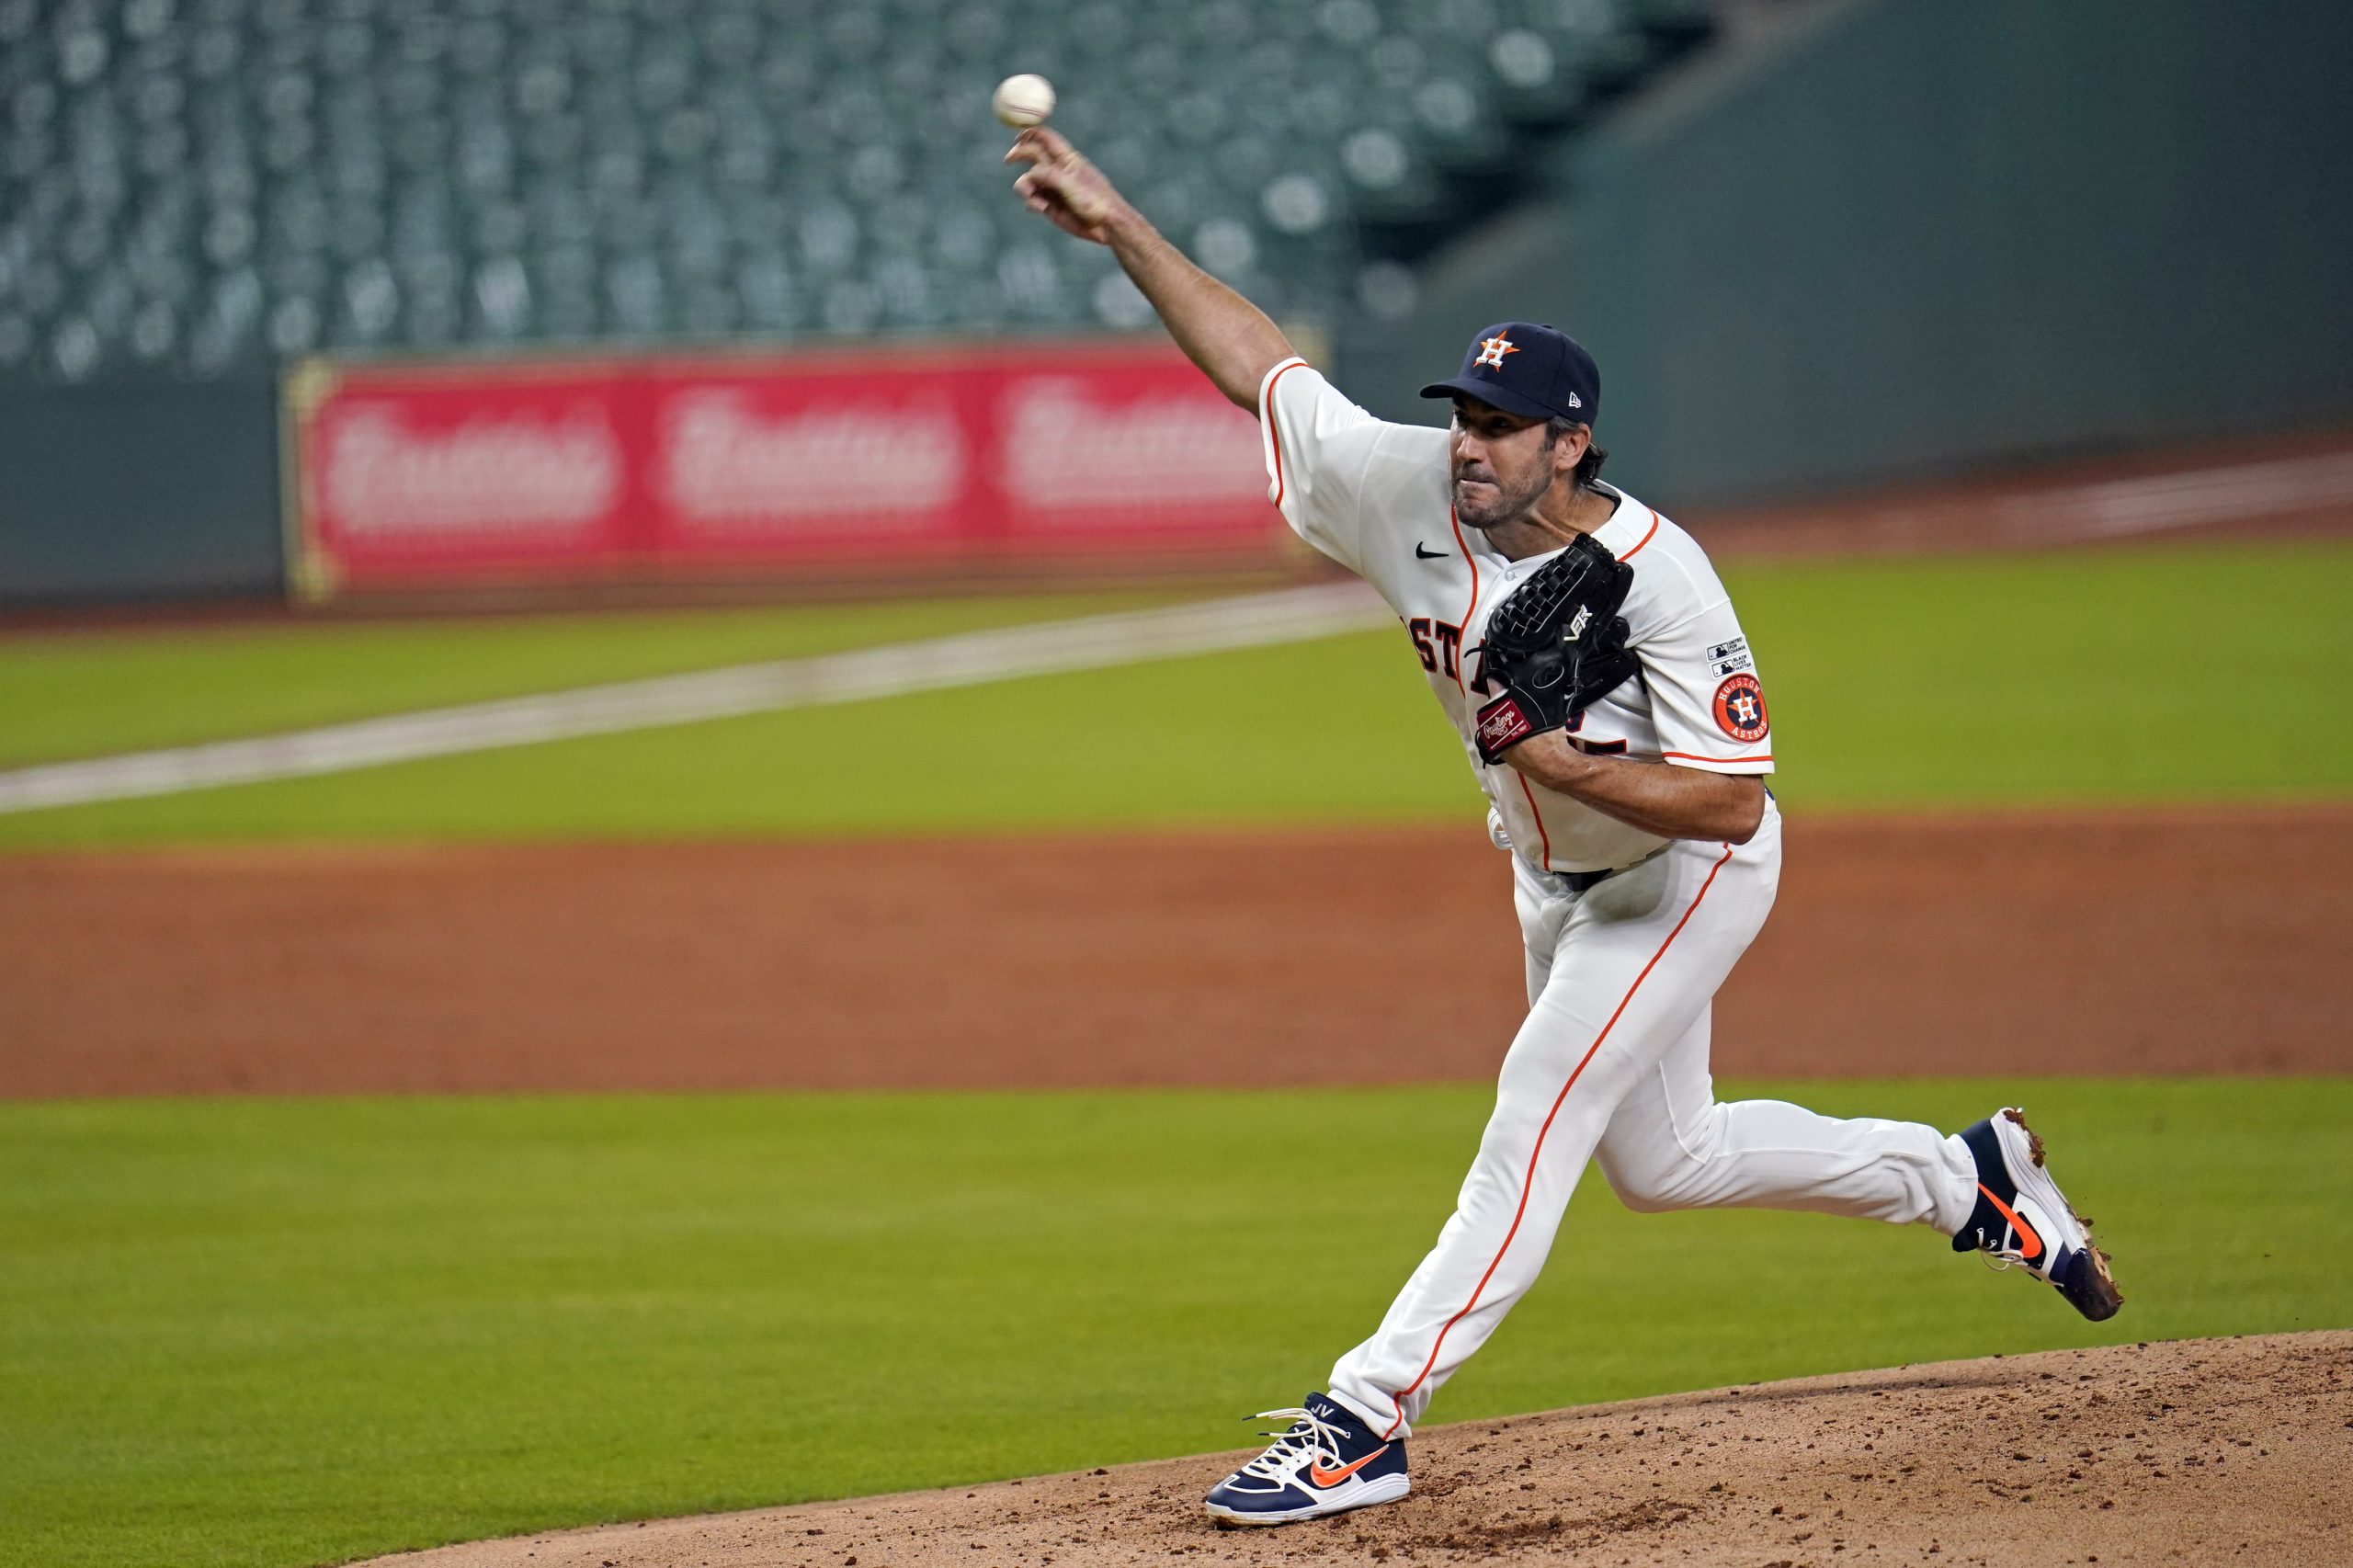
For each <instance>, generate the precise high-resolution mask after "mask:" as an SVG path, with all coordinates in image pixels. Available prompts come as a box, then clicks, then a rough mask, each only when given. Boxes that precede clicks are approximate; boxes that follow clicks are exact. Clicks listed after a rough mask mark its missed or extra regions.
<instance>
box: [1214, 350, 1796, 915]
mask: <svg viewBox="0 0 2353 1568" xmlns="http://www.w3.org/2000/svg"><path fill="white" fill-rule="evenodd" d="M1258 417H1259V428H1260V431H1261V434H1262V439H1263V440H1264V442H1265V445H1266V456H1267V494H1268V495H1269V497H1271V498H1272V500H1273V501H1274V503H1275V505H1276V506H1277V507H1278V508H1279V510H1280V511H1281V512H1282V515H1283V518H1284V520H1285V521H1286V522H1288V523H1290V526H1291V528H1292V529H1293V530H1294V531H1295V532H1297V533H1298V534H1299V536H1300V537H1301V538H1302V539H1304V540H1307V542H1308V543H1310V544H1312V545H1313V546H1314V547H1315V548H1316V549H1318V550H1320V551H1323V552H1324V554H1326V555H1328V556H1330V557H1331V558H1332V559H1333V560H1335V561H1336V562H1339V563H1340V564H1341V565H1343V566H1346V567H1347V568H1348V570H1350V571H1352V572H1354V573H1356V574H1358V576H1360V577H1362V578H1363V579H1364V580H1365V581H1366V582H1368V583H1370V584H1371V585H1373V586H1374V587H1375V588H1377V589H1379V590H1380V591H1381V597H1383V598H1385V599H1387V600H1388V601H1389V605H1390V608H1392V609H1394V610H1395V611H1396V612H1397V616H1398V619H1400V620H1402V621H1403V622H1404V626H1405V631H1406V634H1407V635H1408V636H1409V637H1411V638H1412V639H1413V644H1414V651H1415V653H1416V654H1417V655H1418V656H1419V658H1420V659H1421V662H1422V668H1423V670H1424V671H1425V672H1426V673H1427V678H1428V680H1429V686H1430V690H1431V691H1432V692H1433V693H1434V694H1436V696H1437V698H1438V706H1439V707H1440V708H1442V709H1444V710H1446V716H1447V719H1448V720H1449V722H1451V723H1452V724H1453V725H1454V728H1455V731H1456V733H1458V734H1460V735H1461V738H1462V747H1463V751H1464V752H1465V754H1466V755H1468V756H1469V757H1470V760H1471V767H1472V771H1473V772H1474V773H1476V774H1477V775H1478V778H1479V785H1480V788H1481V789H1483V790H1485V791H1486V794H1487V799H1488V801H1490V802H1492V804H1493V806H1494V809H1495V814H1496V816H1497V817H1498V818H1500V820H1501V824H1502V827H1503V831H1504V834H1505V835H1506V837H1508V839H1509V840H1510V843H1511V845H1512V846H1513V847H1514V849H1515V850H1516V851H1517V852H1518V854H1519V855H1520V856H1521V857H1522V858H1525V859H1527V860H1528V861H1529V863H1530V864H1531V865H1534V866H1537V867H1540V869H1544V870H1548V871H1595V870H1603V869H1611V868H1615V867H1620V866H1628V865H1631V864H1633V863H1634V862H1635V861H1637V860H1640V859H1642V858H1643V857H1644V856H1646V855H1649V854H1651V853H1652V852H1653V851H1654V850H1656V849H1658V848H1659V847H1661V846H1663V845H1665V843H1666V840H1665V839H1662V838H1659V837H1657V836H1656V835H1652V834H1648V833H1644V832H1643V831H1642V830H1641V829H1640V828H1636V827H1631V826H1629V825H1628V824H1624V823H1621V822H1620V821H1618V820H1617V819H1616V818H1614V817H1611V816H1608V815H1605V814H1604V813H1602V812H1597V811H1596V810H1594V809H1593V808H1592V807H1590V806H1587V805H1586V804H1584V803H1583V802H1581V801H1574V800H1572V799H1570V798H1569V797H1568V796H1566V795H1561V794H1556V793H1554V792H1553V791H1552V790H1547V789H1545V788H1544V787H1543V786H1542V785H1540V784H1534V783H1531V782H1529V780H1528V779H1527V778H1525V777H1523V776H1522V775H1521V774H1520V773H1519V772H1518V770H1517V769H1515V768H1513V767H1510V766H1509V765H1507V764H1500V763H1499V764H1496V765H1495V766H1494V767H1488V766H1486V765H1484V764H1483V763H1482V762H1480V760H1479V752H1478V747H1477V746H1476V745H1475V744H1473V743H1472V730H1473V728H1474V726H1475V724H1476V722H1477V719H1478V715H1479V710H1480V708H1481V707H1483V705H1484V704H1485V703H1486V701H1487V700H1488V699H1489V698H1491V697H1493V696H1495V695H1496V692H1495V688H1493V687H1490V686H1489V685H1488V684H1487V682H1486V681H1485V678H1484V676H1483V674H1482V672H1481V670H1480V667H1479V665H1480V659H1479V657H1478V651H1479V649H1480V647H1481V646H1482V644H1483V641H1484V630H1483V629H1484V627H1485V625H1486V618H1487V617H1488V616H1489V615H1490V614H1491V613H1493V611H1494V609H1495V606H1496V605H1497V604H1499V603H1501V602H1502V601H1503V599H1504V598H1505V597H1506V595H1508V594H1509V593H1510V592H1511V591H1512V589H1513V588H1515V587H1517V586H1518V585H1519V584H1520V583H1522V582H1524V581H1526V580H1527V577H1528V575H1529V573H1530V572H1532V571H1534V570H1535V569H1536V568H1537V567H1538V566H1539V565H1540V564H1541V563H1542V562H1545V561H1548V560H1550V559H1551V555H1550V554H1546V555H1538V556H1530V557H1529V558H1528V559H1526V560H1522V561H1509V560H1506V559H1505V557H1504V556H1503V555H1501V554H1500V553H1498V552H1497V551H1495V549H1494V548H1493V547H1492V546H1490V545H1489V544H1488V542H1487V540H1486V536H1485V535H1483V534H1482V533H1481V532H1479V531H1478V530H1477V529H1476V528H1465V527H1463V526H1462V525H1461V524H1460V523H1459V522H1457V521H1456V520H1455V517H1454V508H1453V504H1452V500H1451V494H1450V493H1451V488H1452V472H1451V462H1450V459H1449V450H1448V448H1449V437H1448V433H1447V432H1446V431H1445V430H1442V429H1433V428H1430V427H1428V426H1418V425H1391V424H1387V423H1385V422H1383V421H1381V420H1378V419H1375V418H1374V417H1373V416H1372V415H1370V414H1367V413H1366V412H1365V411H1364V410H1363V409H1361V408H1358V406H1357V405H1356V404H1355V403H1350V402H1349V401H1348V400H1347V398H1346V397H1344V396H1342V395H1341V394H1340V392H1338V391H1337V390H1336V388H1335V387H1333V385H1332V384H1331V383H1330V382H1329V381H1325V380H1324V377H1323V376H1322V375H1321V374H1320V373H1319V372H1318V371H1317V370H1316V369H1314V368H1313V366H1311V365H1309V364H1308V363H1307V362H1306V361H1305V360H1303V359H1296V358H1293V359H1286V360H1284V361H1283V362H1282V363H1281V364H1279V365H1277V366H1276V367H1275V368H1274V369H1272V370H1269V371H1268V372H1267V379H1266V381H1264V382H1263V383H1261V385H1260V386H1259V389H1258ZM1605 489H1607V487H1605ZM1608 494H1615V495H1617V496H1618V497H1619V504H1618V509H1617V511H1616V512H1615V513H1614V514H1612V515H1611V517H1610V518H1609V520H1608V522H1607V523H1605V524H1603V525H1602V526H1601V527H1600V528H1597V529H1596V530H1595V531H1594V537H1595V538H1596V539H1597V540H1599V541H1600V542H1601V543H1602V544H1604V545H1606V546H1607V547H1608V549H1609V551H1611V553H1613V554H1615V555H1616V556H1617V557H1618V559H1619V560H1620V561H1623V562H1628V563H1629V564H1631V566H1632V567H1633V569H1634V581H1633V587H1632V589H1631V592H1629V593H1628V595H1627V597H1626V604H1625V608H1624V609H1623V610H1622V611H1621V613H1622V614H1623V615H1624V616H1625V618H1626V623H1627V627H1628V632H1629V635H1628V643H1629V646H1631V648H1632V650H1633V651H1634V653H1635V655H1636V657H1637V658H1638V659H1639V660H1640V662H1641V673H1640V674H1639V675H1637V676H1634V677H1633V678H1631V679H1629V680H1628V681H1626V682H1625V683H1624V684H1623V685H1621V686H1620V687H1618V688H1617V689H1616V690H1615V691H1612V692H1610V693H1609V694H1608V696H1606V697H1604V698H1603V699H1600V700H1599V701H1598V702H1596V703H1595V704H1593V706H1591V707H1590V708H1587V709H1586V710H1585V712H1584V713H1582V714H1580V715H1579V716H1578V719H1577V721H1576V722H1574V724H1573V726H1572V728H1571V733H1570V741H1571V744H1574V745H1576V746H1578V747H1579V748H1580V749H1582V750H1585V751H1587V752H1592V753H1595V754H1597V755H1604V756H1629V757H1635V758H1639V759H1643V760H1648V761H1665V762H1670V763H1674V764H1677V765H1678V766H1681V767H1698V768H1704V769H1706V770H1708V771H1710V772H1713V773H1747V774H1762V773H1770V772H1771V771H1772V770H1773V740H1772V727H1771V722H1770V720H1769V719H1768V716H1767V713H1766V709H1765V694H1764V688H1763V687H1762V686H1761V685H1759V682H1758V676H1757V671H1756V656H1755V654H1754V653H1752V652H1751V651H1750V649H1749V646H1748V640H1747V638H1746V637H1745V635H1744V634H1743V632H1742V631H1741V629H1740V620H1739V618H1738V617H1736V616H1734V615H1733V608H1732V600H1731V599H1730V597H1727V596H1726V595H1725V593H1724V589H1723V585H1722V583H1721V582H1719V581H1718V580H1717V578H1716V574H1715V569H1714V568H1713V567H1712V566H1711V565H1710V564H1709V563H1708V557H1707V554H1706V552H1705V551H1701V550H1700V548H1699V544H1698V542H1697V541H1696V540H1693V539H1692V538H1691V536H1690V535H1689V534H1687V533H1685V532H1684V531H1683V530H1682V529H1681V528H1677V527H1676V526H1675V525H1674V524H1673V523H1671V522H1669V521H1667V519H1665V517H1660V516H1659V515H1658V514H1657V513H1656V512H1654V511H1653V510H1651V508H1649V507H1648V506H1643V504H1642V503H1641V502H1640V501H1637V500H1635V499H1634V498H1633V497H1632V496H1631V495H1627V494H1623V493H1622V492H1619V491H1615V490H1608Z"/></svg>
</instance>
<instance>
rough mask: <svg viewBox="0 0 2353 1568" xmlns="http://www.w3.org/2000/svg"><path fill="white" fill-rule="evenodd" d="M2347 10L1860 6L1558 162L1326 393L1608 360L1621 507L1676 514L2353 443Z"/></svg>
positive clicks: (1375, 337)
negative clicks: (2227, 446)
mask: <svg viewBox="0 0 2353 1568" xmlns="http://www.w3.org/2000/svg"><path fill="white" fill-rule="evenodd" d="M2348 84H2353V6H2347V5H2345V4H2343V3H2342V0H2246V3H2245V4H2241V5H2234V6H2213V5H2211V4H2193V3H2191V0H1979V3H1977V4H1972V5H1965V6H1961V5H1949V4H1945V3H1943V0H1860V3H1852V4H1844V5H1836V6H1827V7H1824V8H1823V9H1821V10H1818V11H1816V12H1814V13H1813V14H1812V15H1810V16H1808V17H1804V18H1802V19H1801V20H1799V21H1797V22H1795V23H1793V24H1792V25H1791V26H1790V28H1788V29H1787V30H1786V31H1785V32H1784V33H1782V34H1781V35H1779V36H1778V37H1769V38H1767V39H1764V40H1756V41H1754V42H1752V43H1751V45H1750V46H1749V47H1748V48H1747V49H1746V50H1745V51H1732V52H1731V54H1730V56H1729V57H1728V58H1722V59H1719V60H1717V61H1714V62H1707V63H1703V64H1701V65H1699V66H1698V67H1696V68H1695V69H1694V71H1693V72H1692V73H1691V74H1688V76H1686V77H1685V78H1684V79H1682V80H1679V81H1677V82H1675V83H1672V84H1670V85H1668V86H1666V87H1665V88H1664V89H1662V90H1661V92H1660V93H1658V94H1656V95H1654V97H1652V98H1650V99H1648V100H1646V101H1644V102H1643V103H1641V104H1638V105H1636V106H1634V107H1632V108H1630V109H1628V110H1627V111H1625V112H1623V113H1621V114H1620V115H1619V116H1618V117H1616V118H1615V119H1613V120H1611V121H1609V122H1608V123H1606V124H1605V126H1604V127H1603V128H1602V129H1601V130H1599V131H1597V132H1596V133H1594V134H1592V135H1589V136H1587V137H1586V138H1585V139H1584V140H1583V141H1581V142H1578V143H1575V144H1574V146H1573V147H1572V148H1571V149H1570V150H1568V151H1566V152H1564V153H1563V156H1562V161H1561V163H1560V165H1559V166H1557V167H1556V168H1555V169H1553V170H1552V171H1551V174H1550V176H1549V179H1548V180H1547V181H1545V182H1544V183H1545V184H1546V185H1547V186H1548V187H1549V193H1545V194H1540V196H1539V197H1538V199H1535V200H1534V201H1532V202H1530V203H1529V205H1527V206H1525V207H1523V208H1521V209H1520V210H1517V211H1515V212H1513V213H1511V214H1509V215H1507V216H1506V217H1504V218H1502V219H1500V220H1499V221H1498V222H1495V224H1494V225H1492V226H1491V227H1489V228H1487V229H1485V230H1483V231H1481V232H1479V233H1475V234H1472V235H1469V236H1466V237H1465V239H1464V240H1463V241H1462V242H1461V244H1458V245H1456V246H1455V247H1453V248H1452V249H1451V250H1450V251H1449V253H1447V254H1446V255H1444V256H1441V257H1440V258H1439V259H1438V262H1437V263H1436V264H1435V265H1433V267H1431V268H1430V269H1429V272H1428V274H1427V278H1426V287H1425V295H1424V301H1423V304H1422V307H1421V309H1420V311H1419V312H1418V314H1417V316H1416V318H1415V321H1414V322H1413V323H1412V324H1411V327H1410V330H1406V331H1402V332H1401V331H1399V330H1398V329H1396V328H1395V327H1390V328H1385V329H1380V330H1377V331H1369V330H1359V331H1350V332H1347V333H1344V334H1343V335H1340V337H1339V338H1338V340H1337V342H1336V361H1337V365H1338V369H1339V373H1340V375H1341V377H1342V378H1343V384H1344V385H1345V386H1346V387H1347V389H1348V390H1349V391H1350V392H1352V393H1353V394H1354V395H1356V396H1357V397H1358V400H1359V401H1362V402H1366V403H1368V405H1369V406H1375V407H1377V408H1378V409H1379V410H1380V411H1381V412H1382V413H1384V414H1385V415H1388V416H1390V417H1400V418H1421V419H1431V420H1434V417H1435V416H1434V415H1432V414H1431V413H1430V410H1429V406H1428V405H1424V404H1419V403H1417V402H1416V400H1415V399H1414V397H1413V395H1412V391H1413V386H1414V385H1417V384H1418V383H1419V382H1420V381H1425V380H1427V379H1430V373H1431V372H1432V371H1433V370H1436V369H1450V368H1451V366H1452V364H1453V363H1454V362H1455V360H1456V358H1457V357H1458V356H1459V355H1460V354H1461V347H1462V344H1463V343H1464V342H1465V341H1467V339H1468V337H1469V335H1470V334H1471V332H1472V330H1474V329H1475V328H1477V327H1478V326H1480V325H1481V324H1484V323H1487V322H1490V321H1495V320H1498V319H1501V318H1504V317H1506V316H1522V317H1534V318H1535V319H1538V320H1550V321H1553V322H1555V323H1557V324H1561V325H1563V326H1564V327H1566V328H1568V329H1569V330H1570V331H1572V332H1574V333H1575V334H1576V335H1578V336H1579V337H1580V338H1582V339H1583V340H1584V341H1585V342H1586V345H1587V346H1588V347H1591V348H1592V349H1593V350H1594V352H1595V354H1596V356H1597V358H1598V359H1599V361H1600V364H1601V368H1602V376H1603V400H1602V403H1603V415H1602V419H1601V422H1600V425H1599V426H1598V430H1597V434H1598V436H1599V438H1600V439H1601V441H1602V443H1603V445H1605V446H1607V447H1608V448H1609V449H1611V451H1612V453H1613V454H1614V455H1613V458H1612V465H1611V473H1612V475H1613V477H1619V478H1622V479H1623V480H1624V481H1625V482H1626V483H1628V484H1630V485H1631V486H1633V487H1635V488H1637V489H1639V490H1641V491H1642V492H1643V494H1647V495H1651V496H1652V497H1654V498H1655V499H1657V500H1660V501H1662V502H1676V501H1692V500H1704V501H1724V500H1740V499H1755V498H1762V497H1767V496H1779V495H1788V494H1802V493H1806V492H1811V491H1823V490H1831V489H1837V488H1843V487H1850V486H1854V485H1859V484H1865V483H1872V482H1876V481H1882V480H1887V479H1893V478H1901V477H1908V476H1912V475H1917V474H1924V473H1933V472H1942V471H1948V470H1953V469H1958V468H1965V467H1969V466H1972V465H1980V464H1984V463H1988V462H1994V461H2001V460H2015V459H2018V458H2023V457H2030V456H2041V455H2057V454H2063V453H2073V452H2083V451H2087V450H2098V449H2115V448H2120V447H2147V446H2152V445H2161V444H2164V443H2166V442H2172V441H2188V440H2196V439H2199V438H2200V437H2210V436H2218V435H2229V434H2241V433H2248V432H2258V431H2270V430H2276V429H2283V428H2294V427H2303V426H2321V425H2328V424H2337V423H2343V422H2346V421H2348V420H2353V112H2348V111H2347V109H2346V108H2345V107H2344V106H2345V104H2346V103H2347V101H2348V98H2353V85H2348Z"/></svg>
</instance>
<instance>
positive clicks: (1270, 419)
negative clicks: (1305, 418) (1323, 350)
mask: <svg viewBox="0 0 2353 1568" xmlns="http://www.w3.org/2000/svg"><path fill="white" fill-rule="evenodd" d="M1306 363H1307V361H1306V360H1304V359H1294V360H1292V361H1291V362H1290V364H1288V365H1285V366H1284V367H1283V368H1282V369H1279V370H1277V371H1276V372H1275V373H1274V375H1273V376H1272V377H1271V378H1270V379H1269V380H1268V381H1267V395H1266V398H1265V399H1264V400H1263V403H1262V406H1261V408H1260V412H1259V417H1260V418H1262V419H1264V420H1265V421H1266V422H1267V442H1268V443H1269V444H1270V445H1271V446H1273V448H1274V449H1275V509H1276V510H1277V511H1280V510H1282V505H1283V430H1282V424H1281V422H1280V421H1279V420H1278V419H1277V418H1276V417H1275V388H1276V387H1278V386H1279V385H1280V384H1281V383H1282V379H1283V378H1284V377H1285V376H1288V375H1290V373H1291V372H1292V371H1293V370H1296V369H1299V368H1300V367H1301V366H1302V365H1304V364H1306Z"/></svg>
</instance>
